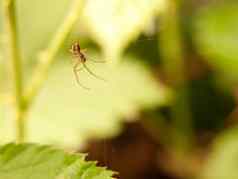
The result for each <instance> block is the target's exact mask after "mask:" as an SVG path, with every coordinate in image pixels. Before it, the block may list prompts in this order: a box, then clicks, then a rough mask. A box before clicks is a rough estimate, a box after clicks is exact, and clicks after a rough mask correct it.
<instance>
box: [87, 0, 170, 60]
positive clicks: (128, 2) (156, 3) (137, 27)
mask: <svg viewBox="0 0 238 179" xmlns="http://www.w3.org/2000/svg"><path fill="white" fill-rule="evenodd" d="M165 2H166V1H165V0H149V1H148V0H89V1H87V3H86V7H85V11H84V16H83V17H84V18H83V20H84V22H85V24H87V26H88V27H89V30H90V31H91V34H92V37H93V38H94V39H95V40H96V41H97V43H98V44H100V46H101V47H102V48H103V50H104V52H105V54H106V57H107V58H109V59H111V57H117V55H119V54H120V53H121V52H122V50H123V49H124V48H125V47H126V46H127V45H128V43H129V42H131V41H132V40H133V39H135V38H136V37H137V36H138V35H139V34H140V33H141V32H142V30H144V28H145V27H146V26H147V25H148V23H150V21H151V19H152V18H153V17H155V15H156V13H158V12H159V11H161V10H162V9H164V6H165ZM112 59H113V60H115V59H114V58H112Z"/></svg>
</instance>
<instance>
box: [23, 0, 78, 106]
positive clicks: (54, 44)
mask: <svg viewBox="0 0 238 179" xmlns="http://www.w3.org/2000/svg"><path fill="white" fill-rule="evenodd" d="M82 7H83V1H82V0H75V1H74V3H73V4H72V8H71V9H70V10H69V14H68V15H67V16H66V18H65V19H64V21H63V23H62V25H61V26H60V27H59V30H58V31H57V32H56V34H55V36H54V37H53V38H52V40H51V42H50V43H49V46H48V48H46V49H45V50H43V51H42V52H41V53H40V54H39V56H38V59H39V63H38V64H37V66H36V68H35V70H34V73H33V77H32V81H31V83H30V86H29V88H28V90H27V93H26V96H25V104H26V107H29V105H30V104H31V103H32V101H33V100H34V98H35V97H36V95H37V94H38V92H39V90H40V88H41V86H42V84H43V82H44V81H45V79H46V78H47V76H48V72H49V69H50V67H51V65H52V63H53V61H54V57H55V56H56V53H57V52H58V50H59V48H60V46H61V45H62V43H63V42H64V41H65V39H66V37H67V36H68V34H69V32H70V31H71V30H72V28H73V25H74V24H75V23H76V21H77V19H78V15H79V13H80V12H82Z"/></svg>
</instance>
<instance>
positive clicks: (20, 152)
mask: <svg viewBox="0 0 238 179" xmlns="http://www.w3.org/2000/svg"><path fill="white" fill-rule="evenodd" d="M113 174H114V173H113V172H112V171H109V170H106V169H105V168H102V167H97V166H96V163H95V162H87V161H85V156H84V155H81V154H65V153H64V152H63V151H61V150H58V149H53V148H52V147H49V146H41V145H36V144H19V145H16V144H7V145H5V146H1V147H0V178H4V179H25V178H31V179H40V178H44V179H78V178H85V179H112V175H113Z"/></svg>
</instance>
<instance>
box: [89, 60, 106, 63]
mask: <svg viewBox="0 0 238 179" xmlns="http://www.w3.org/2000/svg"><path fill="white" fill-rule="evenodd" d="M89 61H92V62H94V63H105V62H106V61H101V60H100V61H98V60H93V59H89Z"/></svg>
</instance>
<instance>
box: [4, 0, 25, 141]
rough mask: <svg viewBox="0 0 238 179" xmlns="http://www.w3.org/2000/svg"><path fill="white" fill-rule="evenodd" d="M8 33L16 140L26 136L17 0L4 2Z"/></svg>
mask: <svg viewBox="0 0 238 179" xmlns="http://www.w3.org/2000/svg"><path fill="white" fill-rule="evenodd" d="M3 8H4V20H5V28H6V34H7V38H8V44H7V48H8V55H9V59H10V62H11V76H12V81H13V93H14V99H15V110H16V115H15V117H16V134H17V137H16V142H23V141H24V138H25V125H24V124H25V123H24V106H23V96H22V70H21V60H20V53H19V48H18V37H17V25H16V6H15V0H5V1H4V4H3Z"/></svg>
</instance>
